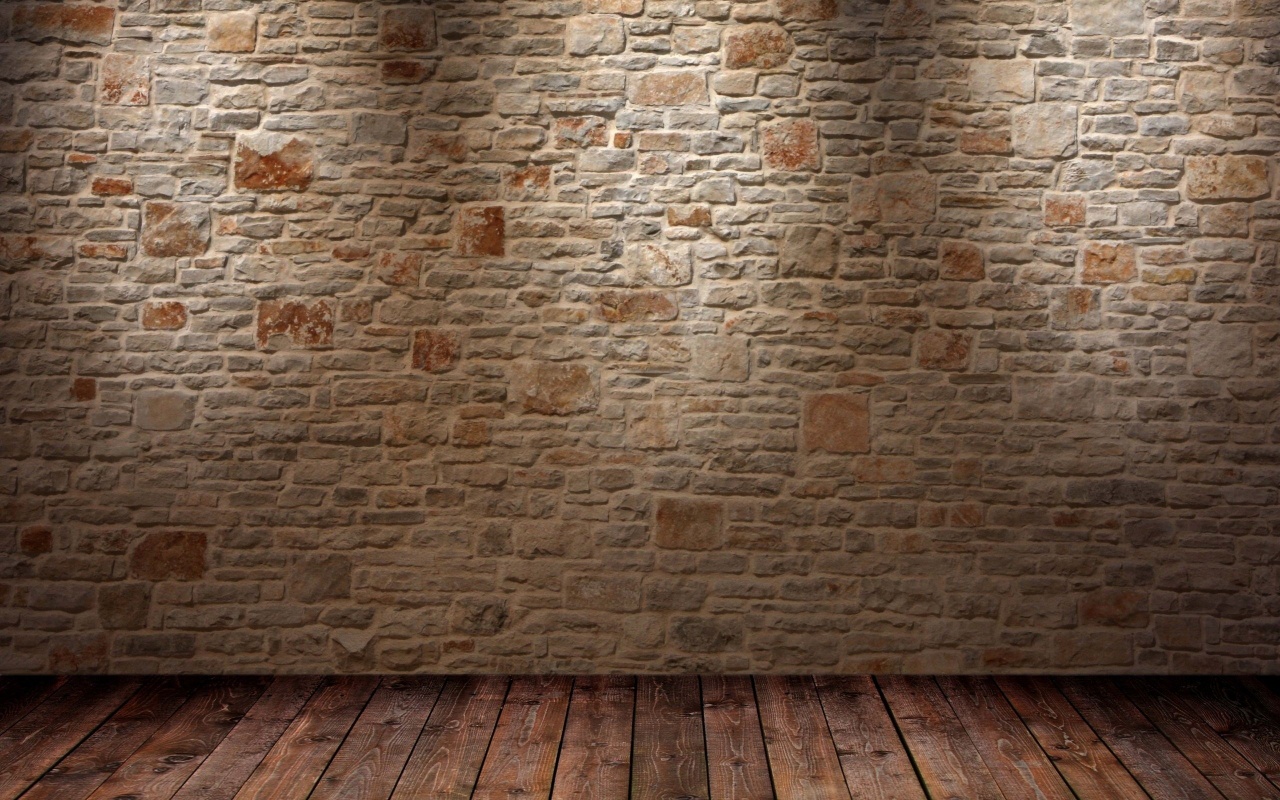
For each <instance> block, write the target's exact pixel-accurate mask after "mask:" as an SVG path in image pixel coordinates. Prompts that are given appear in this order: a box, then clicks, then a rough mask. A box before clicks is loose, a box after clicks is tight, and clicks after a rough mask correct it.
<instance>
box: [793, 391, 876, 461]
mask: <svg viewBox="0 0 1280 800" xmlns="http://www.w3.org/2000/svg"><path fill="white" fill-rule="evenodd" d="M801 433H802V435H803V440H804V449H805V450H806V451H808V452H813V451H815V450H825V451H826V452H828V453H866V452H868V451H870V449H871V410H870V404H869V401H868V398H867V395H865V394H847V393H827V394H813V395H809V396H808V397H806V398H805V399H804V418H803V419H802V420H801Z"/></svg>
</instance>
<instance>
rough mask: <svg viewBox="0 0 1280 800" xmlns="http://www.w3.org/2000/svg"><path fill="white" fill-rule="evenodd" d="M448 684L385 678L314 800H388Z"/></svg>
mask: <svg viewBox="0 0 1280 800" xmlns="http://www.w3.org/2000/svg"><path fill="white" fill-rule="evenodd" d="M443 685H444V679H443V678H384V679H383V681H382V685H380V686H379V687H378V690H377V691H376V692H374V693H373V697H372V698H370V700H369V705H367V706H366V707H365V709H364V712H363V713H361V714H360V717H359V719H357V720H356V723H355V725H354V726H352V728H351V732H350V733H348V734H347V737H346V739H345V740H343V742H342V746H341V747H339V748H338V752H337V753H336V754H335V755H334V757H333V761H331V762H330V763H329V767H328V769H326V770H325V771H324V775H322V776H321V777H320V782H319V784H317V785H316V788H315V791H314V792H312V793H311V797H310V798H309V800H387V798H389V797H390V796H391V792H392V791H393V790H394V789H395V787H396V781H398V780H399V779H400V772H401V771H402V770H403V769H404V765H405V762H406V761H408V760H409V754H410V753H411V752H412V751H413V746H414V744H415V743H416V742H417V741H418V735H419V734H420V733H422V727H423V725H425V724H426V722H427V716H428V715H430V713H431V708H432V706H433V705H435V702H436V698H437V697H439V696H440V688H441V687H442V686H443Z"/></svg>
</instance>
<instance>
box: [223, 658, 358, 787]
mask: <svg viewBox="0 0 1280 800" xmlns="http://www.w3.org/2000/svg"><path fill="white" fill-rule="evenodd" d="M377 686H378V679H377V678H370V677H364V676H361V677H349V678H335V679H333V680H332V681H331V682H329V683H328V684H326V685H325V686H323V687H322V688H321V689H320V690H319V691H317V692H316V693H315V695H314V696H313V697H312V698H311V699H310V701H308V702H307V704H306V705H305V706H303V708H302V711H300V712H299V713H298V716H297V718H296V719H294V721H293V722H292V723H290V725H289V727H288V729H286V730H285V732H284V734H283V735H282V736H281V737H280V741H278V742H276V745H275V747H272V748H271V751H270V752H268V753H267V755H266V757H264V758H263V759H262V763H261V764H259V765H258V768H257V769H256V770H254V771H253V774H252V775H250V776H249V780H248V781H246V782H245V784H244V786H243V787H242V788H241V789H240V791H239V792H237V793H236V795H235V796H236V798H238V799H239V800H304V798H306V797H307V795H309V794H311V790H312V789H313V788H314V787H315V785H316V781H318V780H320V776H321V775H322V774H324V770H325V767H327V766H328V765H329V760H330V759H331V758H333V754H334V753H335V752H337V750H338V747H339V746H340V745H341V744H342V740H343V738H344V737H346V735H347V732H348V731H349V730H351V726H352V724H354V723H355V721H356V718H357V717H358V716H360V712H361V711H363V710H364V707H365V704H367V703H368V702H369V697H370V696H371V695H372V694H373V690H374V689H376V688H377Z"/></svg>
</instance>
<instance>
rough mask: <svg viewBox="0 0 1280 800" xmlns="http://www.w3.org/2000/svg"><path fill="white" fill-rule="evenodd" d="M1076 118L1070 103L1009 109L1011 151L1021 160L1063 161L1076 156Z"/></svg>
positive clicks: (1039, 104)
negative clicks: (1010, 114)
mask: <svg viewBox="0 0 1280 800" xmlns="http://www.w3.org/2000/svg"><path fill="white" fill-rule="evenodd" d="M1078 127H1079V115H1078V112H1077V111H1076V106H1075V105H1074V104H1071V103H1034V104H1032V105H1028V106H1019V107H1017V108H1015V109H1014V110H1013V149H1014V152H1015V153H1017V154H1018V155H1020V156H1023V157H1024V158H1065V157H1067V156H1073V155H1075V153H1076V130H1077V128H1078Z"/></svg>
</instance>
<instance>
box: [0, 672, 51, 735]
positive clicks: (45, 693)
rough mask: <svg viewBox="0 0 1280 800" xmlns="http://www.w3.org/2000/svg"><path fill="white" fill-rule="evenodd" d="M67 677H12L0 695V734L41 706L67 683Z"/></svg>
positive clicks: (6, 682)
mask: <svg viewBox="0 0 1280 800" xmlns="http://www.w3.org/2000/svg"><path fill="white" fill-rule="evenodd" d="M66 681H67V679H66V678H65V677H57V678H53V677H12V678H6V679H5V682H4V693H3V694H0V734H3V733H4V732H5V731H7V730H9V728H11V727H13V725H14V723H16V722H17V721H18V720H20V719H22V718H23V717H24V716H26V715H27V713H28V712H29V711H31V709H33V708H35V707H36V706H38V705H40V704H41V703H43V702H44V701H45V699H46V698H48V697H49V695H51V694H53V693H54V692H56V691H57V690H58V689H60V688H61V687H62V685H63V684H64V683H66Z"/></svg>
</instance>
